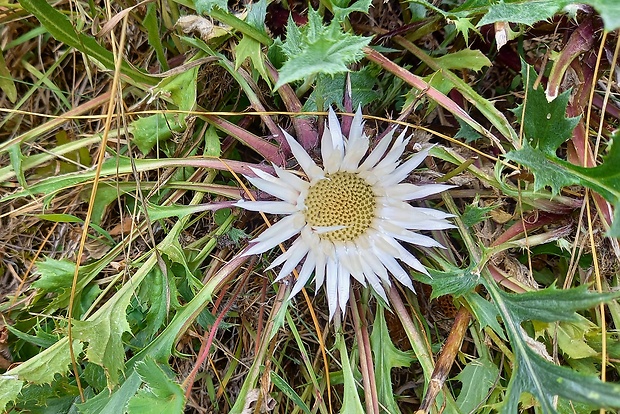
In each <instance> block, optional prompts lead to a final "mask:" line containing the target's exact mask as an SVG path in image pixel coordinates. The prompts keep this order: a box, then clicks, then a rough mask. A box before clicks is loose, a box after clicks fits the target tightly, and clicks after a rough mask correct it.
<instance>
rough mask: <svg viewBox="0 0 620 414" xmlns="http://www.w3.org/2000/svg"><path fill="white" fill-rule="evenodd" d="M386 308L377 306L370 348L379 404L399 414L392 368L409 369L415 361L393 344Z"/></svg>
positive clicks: (410, 355) (411, 356)
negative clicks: (386, 318)
mask: <svg viewBox="0 0 620 414" xmlns="http://www.w3.org/2000/svg"><path fill="white" fill-rule="evenodd" d="M384 313H385V308H383V306H381V305H378V306H377V315H376V316H375V320H374V322H373V324H372V333H371V335H370V347H371V348H372V353H373V354H374V360H373V362H374V366H375V380H376V383H377V398H378V400H379V403H380V404H381V405H382V406H383V407H385V408H386V409H387V411H388V412H390V413H398V412H400V410H399V409H398V404H397V403H396V400H395V399H394V391H393V390H392V368H401V367H408V366H409V365H411V363H412V362H413V361H414V360H415V358H414V357H413V355H412V354H410V353H407V352H403V351H401V350H399V349H398V348H396V347H395V346H394V344H393V343H392V339H391V337H390V333H389V330H388V327H387V323H386V321H385V315H384Z"/></svg>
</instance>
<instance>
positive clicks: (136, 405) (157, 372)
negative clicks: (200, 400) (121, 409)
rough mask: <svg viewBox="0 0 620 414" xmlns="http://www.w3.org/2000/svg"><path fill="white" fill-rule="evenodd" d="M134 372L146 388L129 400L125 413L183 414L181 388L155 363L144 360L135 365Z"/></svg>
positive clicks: (183, 397) (183, 400)
mask: <svg viewBox="0 0 620 414" xmlns="http://www.w3.org/2000/svg"><path fill="white" fill-rule="evenodd" d="M136 372H137V373H138V375H139V376H140V379H141V380H142V382H144V383H145V384H146V387H144V388H142V389H141V390H139V391H138V392H137V393H136V395H134V396H133V397H132V398H131V399H130V400H129V403H128V404H127V413H129V414H153V413H161V414H168V413H170V414H173V413H179V414H180V413H183V411H184V406H185V395H184V392H183V388H181V386H180V385H179V384H177V383H176V382H174V381H173V380H171V379H170V378H169V377H168V375H166V373H165V372H164V371H163V370H162V369H161V367H160V366H159V365H158V364H157V362H155V361H153V360H152V359H151V358H146V359H145V360H144V361H140V362H138V363H137V364H136Z"/></svg>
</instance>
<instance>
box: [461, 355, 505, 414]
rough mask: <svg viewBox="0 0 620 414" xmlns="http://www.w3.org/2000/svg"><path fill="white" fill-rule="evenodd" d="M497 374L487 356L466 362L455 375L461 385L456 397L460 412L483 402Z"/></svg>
mask: <svg viewBox="0 0 620 414" xmlns="http://www.w3.org/2000/svg"><path fill="white" fill-rule="evenodd" d="M498 376H499V369H498V368H497V366H496V365H495V363H494V362H493V361H491V360H489V359H487V358H479V359H475V360H473V361H471V362H470V363H468V364H467V365H466V366H465V368H463V370H462V371H461V372H459V374H458V375H457V376H456V377H455V379H457V380H459V381H461V383H462V384H463V387H462V388H461V392H460V393H459V396H458V398H457V399H456V405H457V406H458V407H459V409H460V411H461V412H462V413H471V412H474V410H475V409H476V408H477V407H479V406H480V405H481V404H484V403H485V401H486V399H487V395H488V392H489V390H490V389H491V387H492V386H493V384H494V383H495V381H496V380H497V378H498Z"/></svg>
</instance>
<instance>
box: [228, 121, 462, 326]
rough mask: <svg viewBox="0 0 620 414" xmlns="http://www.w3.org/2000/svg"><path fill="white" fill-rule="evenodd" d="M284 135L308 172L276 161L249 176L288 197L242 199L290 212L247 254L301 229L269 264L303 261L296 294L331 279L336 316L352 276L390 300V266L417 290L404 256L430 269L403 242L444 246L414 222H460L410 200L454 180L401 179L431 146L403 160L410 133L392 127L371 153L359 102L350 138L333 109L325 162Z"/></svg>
mask: <svg viewBox="0 0 620 414" xmlns="http://www.w3.org/2000/svg"><path fill="white" fill-rule="evenodd" d="M284 135H285V136H286V139H287V141H288V143H289V145H290V147H291V150H292V152H293V155H294V156H295V158H296V160H297V162H298V163H299V165H300V166H301V168H302V170H303V172H304V173H305V174H306V176H307V178H308V180H307V181H306V180H303V179H302V178H300V177H298V176H297V175H296V174H294V173H292V172H290V171H286V170H283V169H282V168H279V167H277V166H274V169H275V173H276V176H272V175H270V174H267V173H265V172H264V171H260V170H258V169H254V170H253V171H254V173H255V174H256V176H257V177H247V179H248V180H249V181H250V182H251V183H252V184H253V185H255V186H256V187H257V188H259V189H260V190H262V191H264V192H267V193H269V194H272V195H273V196H275V197H277V198H278V199H279V200H281V201H244V200H242V201H239V202H237V203H236V205H237V206H238V207H241V208H244V209H246V210H252V211H262V212H265V213H271V214H279V215H284V216H285V217H283V218H282V219H280V221H278V222H277V223H276V224H274V225H273V226H272V227H270V228H269V229H267V230H265V231H264V232H263V233H262V234H261V235H260V236H258V237H257V238H256V239H254V240H253V243H254V244H253V246H251V247H250V248H249V249H248V250H247V251H246V252H245V254H246V255H250V254H259V253H263V252H266V251H267V250H270V249H272V248H274V247H275V246H277V245H278V244H280V243H282V242H284V241H286V240H288V239H290V238H292V237H295V236H297V238H296V239H295V241H294V242H293V243H292V244H291V245H290V246H289V248H288V250H287V251H286V253H284V254H282V255H280V256H279V257H278V258H277V259H275V260H274V261H273V263H272V264H271V265H270V266H269V269H271V268H275V267H277V266H279V265H282V268H281V269H280V272H279V274H278V277H277V278H276V281H279V280H281V279H283V278H285V277H286V276H288V275H289V274H290V273H291V272H292V271H293V269H295V268H296V267H297V266H298V265H299V264H300V263H302V261H303V264H302V265H301V270H300V271H299V277H298V278H297V281H296V282H295V285H294V286H293V289H292V291H291V295H290V297H293V296H294V295H296V294H297V293H298V292H299V291H300V290H301V289H302V288H303V287H304V286H305V285H306V283H307V282H308V280H309V279H310V277H311V276H312V275H313V274H314V279H315V283H316V290H317V291H318V289H319V288H320V287H321V286H323V284H325V288H326V292H327V299H328V301H327V302H328V305H329V315H330V318H331V317H333V316H334V314H335V312H336V310H337V309H338V307H339V308H340V309H341V310H342V312H343V313H344V312H345V309H346V305H347V302H348V300H349V290H350V283H351V281H350V277H351V276H353V277H354V278H355V279H356V280H357V281H358V282H360V283H361V284H362V285H364V286H366V285H367V284H369V285H370V286H371V287H372V289H373V290H374V291H375V292H376V293H377V294H378V295H379V296H381V297H382V298H383V299H384V300H385V301H386V302H387V298H386V295H385V290H384V286H386V287H389V286H390V284H391V282H390V276H389V275H390V274H391V275H392V276H393V277H394V278H396V280H398V281H399V282H400V283H402V284H403V285H405V286H407V287H408V288H409V289H412V290H413V285H412V283H411V278H410V276H409V273H408V272H407V271H406V270H405V269H403V267H402V265H401V263H399V261H400V262H402V263H404V264H406V265H408V266H409V267H411V268H413V269H415V270H417V271H419V272H422V273H425V274H428V272H427V270H426V269H425V267H424V266H423V265H422V264H421V263H420V261H419V260H418V259H417V258H416V257H415V256H414V255H412V254H411V253H410V252H409V251H408V250H406V249H405V248H404V247H403V246H402V245H401V244H400V243H401V242H407V243H411V244H414V245H418V246H425V247H442V246H441V245H440V244H439V243H438V242H437V241H435V240H434V239H432V238H431V237H428V236H425V235H422V234H419V233H416V232H415V230H442V229H447V228H450V227H454V226H453V225H452V224H450V222H448V221H447V220H446V219H447V218H449V217H451V215H450V214H447V213H444V212H442V211H439V210H434V209H430V208H421V207H413V206H411V205H410V204H409V203H408V201H410V200H415V199H419V198H423V197H427V196H429V195H432V194H436V193H439V192H441V191H444V190H446V189H448V188H450V187H452V186H449V185H443V184H429V185H414V184H409V183H402V181H403V180H405V179H406V178H407V177H408V176H409V174H410V173H411V171H413V169H415V168H416V167H417V166H418V165H419V164H420V163H421V162H422V161H423V160H424V159H425V158H426V156H427V155H428V149H425V150H422V151H419V152H417V153H416V154H414V155H413V156H411V158H409V159H408V160H406V161H405V162H402V163H401V162H400V157H401V155H402V154H403V152H404V151H405V147H406V146H407V143H408V142H409V138H405V132H403V133H402V134H400V135H399V136H398V137H397V138H396V139H395V140H394V142H393V143H392V140H393V139H392V138H393V131H392V132H390V133H389V134H387V135H386V136H385V137H384V138H383V139H382V140H381V141H380V142H379V143H378V144H377V146H376V147H375V148H374V149H373V150H372V151H371V152H370V154H368V156H366V154H367V152H368V148H369V140H368V137H367V136H366V134H365V133H364V123H363V121H362V113H361V110H359V109H358V111H357V113H356V114H355V117H354V118H353V123H352V125H351V131H350V134H349V138H348V139H347V138H346V137H344V136H343V135H342V132H341V129H340V124H339V123H338V119H337V118H336V114H335V113H334V111H332V110H331V109H330V111H329V128H327V127H326V128H325V132H324V134H323V137H322V139H321V156H322V159H323V167H322V168H321V167H320V166H318V165H317V164H316V163H315V162H314V161H313V160H312V158H311V157H310V156H309V155H308V153H307V152H306V151H305V150H304V149H303V148H302V147H301V145H300V144H299V143H298V142H297V141H296V140H295V139H294V138H293V137H291V136H290V135H289V134H287V133H286V132H284ZM390 144H391V145H390Z"/></svg>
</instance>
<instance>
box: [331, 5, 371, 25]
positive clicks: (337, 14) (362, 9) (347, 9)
mask: <svg viewBox="0 0 620 414" xmlns="http://www.w3.org/2000/svg"><path fill="white" fill-rule="evenodd" d="M331 3H332V5H333V11H334V20H337V21H339V22H342V21H344V19H346V18H347V16H348V15H349V14H351V13H353V12H359V13H368V9H369V8H370V4H371V3H372V0H357V1H356V2H355V3H353V4H351V5H349V0H332V1H331Z"/></svg>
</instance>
